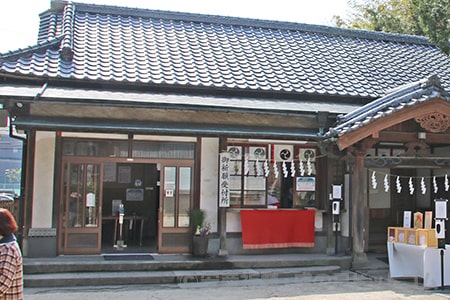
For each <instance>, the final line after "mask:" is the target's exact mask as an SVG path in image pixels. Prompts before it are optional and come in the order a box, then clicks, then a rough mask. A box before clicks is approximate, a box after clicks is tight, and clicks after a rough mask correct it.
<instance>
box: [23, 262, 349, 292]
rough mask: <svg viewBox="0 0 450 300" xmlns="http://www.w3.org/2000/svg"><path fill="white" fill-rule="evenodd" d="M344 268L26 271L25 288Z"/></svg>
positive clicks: (330, 271)
mask: <svg viewBox="0 0 450 300" xmlns="http://www.w3.org/2000/svg"><path fill="white" fill-rule="evenodd" d="M341 270H342V268H341V267H340V266H337V265H326V266H309V267H284V268H255V269H253V268H244V269H210V270H172V271H153V270H152V271H126V272H125V271H124V272H110V271H107V272H69V273H41V274H24V286H25V287H26V288H35V287H39V288H41V287H73V286H107V285H128V284H177V283H188V282H206V281H231V280H249V279H269V278H289V277H300V276H315V275H318V274H333V273H337V272H340V271H341Z"/></svg>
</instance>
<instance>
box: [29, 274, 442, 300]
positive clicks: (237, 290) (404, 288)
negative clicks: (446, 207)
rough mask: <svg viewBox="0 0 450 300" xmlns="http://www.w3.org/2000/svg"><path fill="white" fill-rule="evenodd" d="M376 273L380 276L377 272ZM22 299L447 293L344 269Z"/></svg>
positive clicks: (32, 294) (33, 293) (32, 293)
mask: <svg viewBox="0 0 450 300" xmlns="http://www.w3.org/2000/svg"><path fill="white" fill-rule="evenodd" d="M379 273H380V274H381V273H382V272H379ZM25 299H27V300H28V299H29V300H35V299H46V300H72V299H73V300H79V299H83V300H91V299H92V300H103V299H105V300H115V299H133V300H138V299H164V300H172V299H174V300H175V299H177V300H179V299H224V300H225V299H227V300H232V299H291V300H293V299H313V300H314V299H317V300H319V299H320V300H324V299H325V300H326V299H355V300H356V299H358V300H361V299H362V300H364V299H367V300H375V299H376V300H380V299H383V300H390V299H392V300H394V299H395V300H398V299H408V300H415V299H421V300H422V299H424V300H426V299H429V300H432V299H433V300H434V299H436V300H438V299H450V289H449V290H443V291H441V290H425V289H424V288H423V286H422V284H421V283H420V282H418V281H415V280H393V279H386V278H384V279H383V278H374V277H372V276H367V275H366V274H362V273H358V272H352V271H345V272H342V273H339V274H334V275H319V276H302V277H299V278H269V279H258V280H240V281H219V282H216V281H215V282H201V283H185V284H170V285H146V286H142V285H129V286H103V287H82V288H45V289H43V288H42V289H39V288H33V289H25Z"/></svg>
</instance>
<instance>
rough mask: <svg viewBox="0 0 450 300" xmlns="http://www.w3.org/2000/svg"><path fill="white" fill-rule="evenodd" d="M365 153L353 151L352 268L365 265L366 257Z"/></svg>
mask: <svg viewBox="0 0 450 300" xmlns="http://www.w3.org/2000/svg"><path fill="white" fill-rule="evenodd" d="M365 153H366V152H365V151H358V150H357V151H354V152H353V154H354V164H353V168H352V177H351V178H352V183H351V187H352V188H351V201H352V202H351V206H352V236H353V266H354V267H355V266H361V265H365V264H367V262H368V261H367V255H366V253H365V252H364V233H365V230H368V228H365V227H366V222H365V210H366V208H365V206H366V205H365V203H366V201H365V194H364V184H363V182H361V181H362V180H364V178H365V176H364V171H365V169H364V156H365Z"/></svg>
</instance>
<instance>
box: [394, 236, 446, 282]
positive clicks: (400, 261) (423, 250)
mask: <svg viewBox="0 0 450 300" xmlns="http://www.w3.org/2000/svg"><path fill="white" fill-rule="evenodd" d="M445 248H446V249H445V250H444V286H449V285H450V245H445ZM387 250H388V257H389V273H390V276H391V278H418V277H420V278H422V279H423V287H424V288H438V287H441V250H442V249H439V248H435V247H424V246H416V245H408V244H402V243H393V242H388V243H387Z"/></svg>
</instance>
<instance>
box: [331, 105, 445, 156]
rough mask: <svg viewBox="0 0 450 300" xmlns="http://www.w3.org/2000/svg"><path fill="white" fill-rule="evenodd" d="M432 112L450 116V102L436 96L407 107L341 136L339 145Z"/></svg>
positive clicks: (353, 141)
mask: <svg viewBox="0 0 450 300" xmlns="http://www.w3.org/2000/svg"><path fill="white" fill-rule="evenodd" d="M431 113H441V114H444V115H447V116H449V117H450V103H449V102H447V101H444V100H442V99H440V98H435V99H432V100H429V101H427V102H424V103H420V104H417V105H414V106H412V107H408V108H405V109H403V110H400V111H398V112H395V113H392V114H390V115H388V116H385V117H383V118H380V119H378V120H376V121H373V122H371V123H369V124H367V125H365V126H362V127H361V128H358V129H356V130H354V131H350V132H349V133H346V134H344V135H342V136H340V137H339V139H338V146H339V148H340V149H341V150H342V149H345V148H347V147H349V146H351V145H353V144H355V143H357V142H359V141H361V140H363V139H365V138H367V137H369V136H371V135H372V134H373V133H375V132H381V131H382V130H385V129H387V128H389V127H391V126H394V125H396V124H399V123H402V122H405V121H407V120H410V119H413V118H415V117H417V116H423V115H425V114H431ZM447 143H448V142H447Z"/></svg>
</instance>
